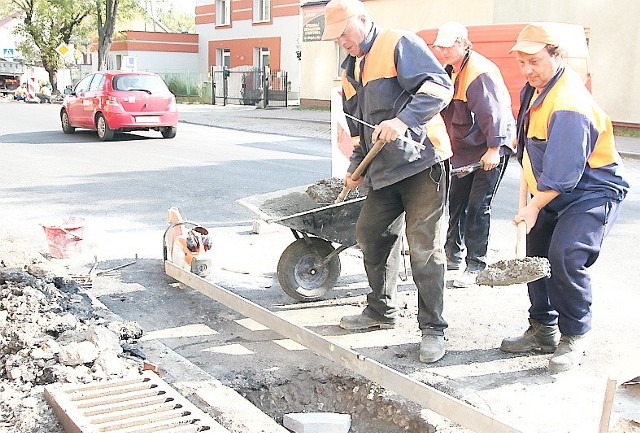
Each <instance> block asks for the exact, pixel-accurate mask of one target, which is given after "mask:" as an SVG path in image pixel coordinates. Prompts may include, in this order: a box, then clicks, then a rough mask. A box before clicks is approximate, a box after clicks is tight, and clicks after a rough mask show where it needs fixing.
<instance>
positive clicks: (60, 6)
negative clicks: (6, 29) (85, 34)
mask: <svg viewBox="0 0 640 433" xmlns="http://www.w3.org/2000/svg"><path fill="white" fill-rule="evenodd" d="M12 4H13V5H15V7H16V8H17V9H18V10H20V11H21V12H22V14H23V22H22V24H21V25H19V26H18V27H17V31H18V33H19V34H21V35H23V36H25V39H24V41H23V42H22V43H20V44H18V49H19V50H20V51H21V52H22V53H23V55H24V56H25V58H27V60H31V61H36V62H37V63H40V64H42V67H43V68H44V69H45V70H46V71H47V73H48V74H49V82H50V83H51V84H52V86H53V89H54V91H55V90H56V89H57V78H56V72H57V70H58V69H59V68H60V66H61V60H60V55H59V54H58V52H57V51H56V48H58V46H60V44H62V43H64V44H69V43H70V41H71V38H72V36H73V34H74V31H75V30H76V29H77V28H78V26H80V25H81V23H82V21H83V20H84V19H85V18H86V17H87V16H89V14H90V13H91V8H90V7H89V0H12Z"/></svg>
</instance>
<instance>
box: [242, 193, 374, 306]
mask: <svg viewBox="0 0 640 433" xmlns="http://www.w3.org/2000/svg"><path fill="white" fill-rule="evenodd" d="M307 187H308V186H301V187H296V188H289V189H285V190H280V191H275V192H272V193H267V194H261V195H255V196H251V197H246V198H243V199H239V200H238V201H237V203H238V204H240V205H242V206H244V207H246V208H247V209H249V210H251V211H252V212H254V213H256V214H257V215H258V216H259V217H260V218H261V219H263V220H264V221H266V222H269V223H277V224H280V225H282V226H284V227H287V228H289V229H290V230H291V232H292V233H293V236H294V238H295V241H293V242H292V243H291V244H289V246H287V247H286V248H285V250H284V251H283V252H282V254H281V255H280V259H279V260H278V267H277V276H278V282H279V283H280V287H282V290H284V292H285V293H286V294H287V295H289V296H290V297H292V298H293V299H296V300H298V301H303V302H308V301H313V300H316V299H319V298H321V297H322V296H323V295H325V294H326V293H327V292H328V291H329V290H331V289H332V288H333V287H334V286H335V284H336V282H337V281H338V277H339V276H340V270H341V264H340V257H339V254H340V253H341V252H342V251H344V250H346V249H347V248H350V247H352V246H354V245H355V244H356V233H355V223H356V220H357V219H358V215H360V210H361V209H362V205H363V204H364V200H365V198H366V197H358V198H354V199H350V200H346V201H342V202H340V203H331V204H325V203H316V202H314V201H313V200H312V199H311V198H310V197H309V196H307V195H306V193H305V191H306V189H307ZM292 203H294V204H293V205H292ZM334 244H337V246H336V245H334Z"/></svg>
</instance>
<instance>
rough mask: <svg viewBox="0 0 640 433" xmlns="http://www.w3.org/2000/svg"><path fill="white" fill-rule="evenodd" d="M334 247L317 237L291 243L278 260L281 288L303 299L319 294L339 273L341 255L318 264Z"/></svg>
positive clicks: (319, 295)
mask: <svg viewBox="0 0 640 433" xmlns="http://www.w3.org/2000/svg"><path fill="white" fill-rule="evenodd" d="M307 242H308V243H307ZM334 250H335V248H334V247H333V245H331V242H329V241H326V240H324V239H320V238H307V239H298V240H296V241H295V242H293V243H291V244H290V245H289V246H288V247H287V248H285V250H284V251H283V252H282V255H281V256H280V260H279V261H278V282H279V283H280V287H282V290H284V291H285V293H286V294H287V295H289V296H291V297H292V298H293V299H296V300H298V301H303V302H306V301H313V300H315V299H319V298H320V297H322V295H324V294H325V293H327V292H328V291H329V290H331V289H332V288H333V286H334V285H335V284H336V281H338V277H339V276H340V257H338V256H337V255H335V256H334V257H332V258H331V260H329V261H328V262H327V263H326V264H324V265H323V266H320V263H322V261H323V260H324V259H325V258H326V257H327V256H328V255H329V254H331V253H332V252H333V251H334Z"/></svg>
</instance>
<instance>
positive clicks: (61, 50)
mask: <svg viewBox="0 0 640 433" xmlns="http://www.w3.org/2000/svg"><path fill="white" fill-rule="evenodd" d="M56 51H57V52H58V54H60V55H61V56H62V57H64V56H66V55H67V54H69V53H70V52H71V47H70V46H69V45H67V44H65V43H64V42H62V43H61V44H60V45H58V46H57V48H56Z"/></svg>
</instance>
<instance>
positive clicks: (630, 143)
mask: <svg viewBox="0 0 640 433" xmlns="http://www.w3.org/2000/svg"><path fill="white" fill-rule="evenodd" d="M179 111H180V121H181V122H185V123H193V124H197V125H208V126H215V127H218V128H228V129H237V130H240V131H249V132H261V133H269V134H280V135H286V136H294V137H305V138H317V139H326V140H330V139H331V112H330V111H329V110H317V109H316V110H312V109H305V108H301V107H287V108H263V109H261V108H256V107H253V106H246V105H227V106H220V105H186V104H181V105H180V106H179ZM616 147H617V148H618V151H619V152H620V154H621V155H622V156H624V157H628V158H638V159H640V138H634V137H621V136H617V137H616Z"/></svg>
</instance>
